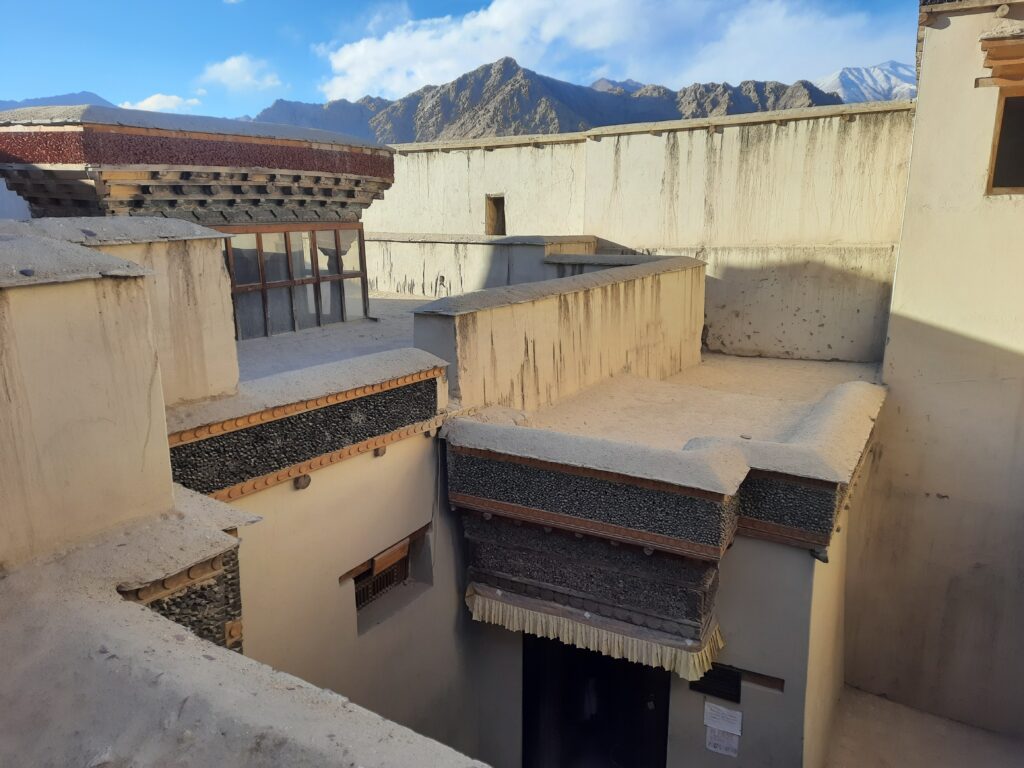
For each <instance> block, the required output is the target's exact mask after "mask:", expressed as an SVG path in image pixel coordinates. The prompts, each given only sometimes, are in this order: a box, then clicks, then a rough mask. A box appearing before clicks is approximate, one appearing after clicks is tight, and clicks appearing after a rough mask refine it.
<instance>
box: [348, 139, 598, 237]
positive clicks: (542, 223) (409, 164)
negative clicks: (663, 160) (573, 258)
mask: <svg viewBox="0 0 1024 768" xmlns="http://www.w3.org/2000/svg"><path fill="white" fill-rule="evenodd" d="M585 153H586V145H585V144H584V143H582V142H581V143H577V144H559V145H547V146H541V147H537V148H535V147H532V146H525V147H509V148H504V149H495V150H494V151H487V150H485V149H484V148H482V147H481V148H478V149H473V150H462V149H459V150H455V151H444V150H441V149H439V150H438V151H432V152H414V153H410V154H404V155H403V154H396V155H395V181H396V183H395V184H394V186H392V187H391V189H389V190H388V192H387V194H386V195H385V199H384V200H380V201H377V202H375V203H374V204H373V205H372V206H370V207H369V208H368V209H366V210H365V211H364V212H363V224H364V226H365V228H366V230H367V231H368V232H429V233H439V234H449V235H462V234H480V235H482V234H484V232H485V229H484V219H485V213H484V205H485V199H486V197H487V195H504V196H505V227H506V233H507V234H509V235H570V234H571V235H579V234H597V233H595V232H588V231H587V229H586V227H585V225H584V189H583V187H582V184H581V181H582V175H583V173H584V172H585V171H584V168H585V165H586V161H585Z"/></svg>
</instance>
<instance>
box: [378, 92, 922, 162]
mask: <svg viewBox="0 0 1024 768" xmlns="http://www.w3.org/2000/svg"><path fill="white" fill-rule="evenodd" d="M916 106H917V103H916V102H915V101H879V102H865V103H860V104H837V105H830V106H825V107H808V108H806V109H784V110H776V111H773V112H751V113H748V114H743V115H725V116H721V117H709V118H693V119H690V120H665V121H662V122H654V123H630V124H627V125H610V126H603V127H601V128H591V129H590V130H588V131H579V132H574V133H551V134H531V135H527V136H502V137H490V138H484V139H464V140H461V141H433V142H416V143H409V144H394V145H392V147H393V149H394V150H395V152H396V153H397V154H399V155H408V154H412V153H416V152H451V151H453V150H460V149H485V150H490V149H502V148H506V147H527V146H533V147H543V146H548V145H553V144H577V143H580V142H584V141H588V140H589V141H600V140H601V139H602V138H605V137H616V136H632V135H636V134H654V135H658V134H660V133H669V132H679V131H696V130H710V129H717V128H730V127H736V126H744V125H760V124H764V123H788V122H791V121H796V120H820V119H827V118H831V117H842V116H844V115H868V114H875V113H889V112H912V111H914V109H916Z"/></svg>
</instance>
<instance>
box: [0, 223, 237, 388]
mask: <svg viewBox="0 0 1024 768" xmlns="http://www.w3.org/2000/svg"><path fill="white" fill-rule="evenodd" d="M3 232H8V233H25V234H31V235H35V236H40V235H41V236H44V237H49V238H53V239H54V240H56V241H61V242H70V243H78V244H80V245H84V246H86V247H88V248H92V249H94V250H96V251H99V252H101V253H107V254H110V255H111V256H116V257H118V258H123V259H127V260H128V261H131V262H134V263H136V264H139V265H141V266H143V267H145V268H146V269H148V270H149V271H150V273H151V277H150V278H148V280H147V286H146V288H147V293H148V294H149V304H150V313H151V317H152V321H153V333H154V335H155V337H156V346H157V352H158V354H159V356H160V371H161V376H162V379H163V389H164V398H165V399H166V401H167V405H175V404H177V403H182V402H188V401H193V400H202V399H206V398H211V397H220V396H222V395H230V394H232V393H234V392H235V390H236V388H237V387H238V354H237V351H236V348H235V325H234V318H233V316H232V307H231V282H230V279H229V277H228V271H227V267H226V266H225V264H224V255H223V235H221V234H220V233H219V232H215V231H214V230H212V229H207V228H205V227H200V226H198V225H196V224H192V223H190V222H187V221H179V220H176V219H162V218H152V217H127V216H117V217H108V218H97V217H71V218H60V219H55V218H43V219H32V220H31V221H26V222H14V221H5V222H0V233H3Z"/></svg>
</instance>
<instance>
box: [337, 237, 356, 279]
mask: <svg viewBox="0 0 1024 768" xmlns="http://www.w3.org/2000/svg"><path fill="white" fill-rule="evenodd" d="M338 237H339V239H340V240H341V269H342V271H343V272H358V271H359V234H358V233H357V232H356V231H355V230H354V229H341V230H338Z"/></svg>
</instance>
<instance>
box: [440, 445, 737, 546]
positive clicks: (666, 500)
mask: <svg viewBox="0 0 1024 768" xmlns="http://www.w3.org/2000/svg"><path fill="white" fill-rule="evenodd" d="M448 487H449V490H450V491H451V492H452V493H462V494H467V495H470V496H477V497H480V498H484V499H493V500H495V501H500V502H504V503H506V504H516V505H519V506H523V507H532V508H533V509H542V510H545V511H547V512H554V513H557V514H561V515H568V516H570V517H575V518H578V519H584V520H593V521H596V522H599V523H607V524H610V525H617V526H622V527H624V528H630V529H633V530H636V531H646V532H649V533H655V534H659V535H662V536H669V537H672V538H675V539H681V540H683V541H687V542H693V543H696V544H703V545H706V546H710V547H715V548H717V549H724V548H725V547H727V546H728V545H729V543H730V542H731V541H732V538H733V535H734V534H735V532H736V516H737V512H738V507H739V504H738V501H737V500H736V499H735V498H728V499H726V500H724V501H713V500H711V499H705V498H700V497H696V496H685V495H682V494H679V493H670V492H667V491H660V490H650V489H647V488H641V487H638V486H635V485H626V484H624V483H617V482H611V481H608V480H599V479H596V478H591V477H582V476H579V475H575V474H568V473H565V472H557V471H552V470H548V469H539V468H535V467H530V466H526V465H523V464H515V463H512V462H508V461H498V460H494V459H484V458H479V457H476V456H469V455H465V454H458V453H455V452H453V451H451V450H449V452H448Z"/></svg>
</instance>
